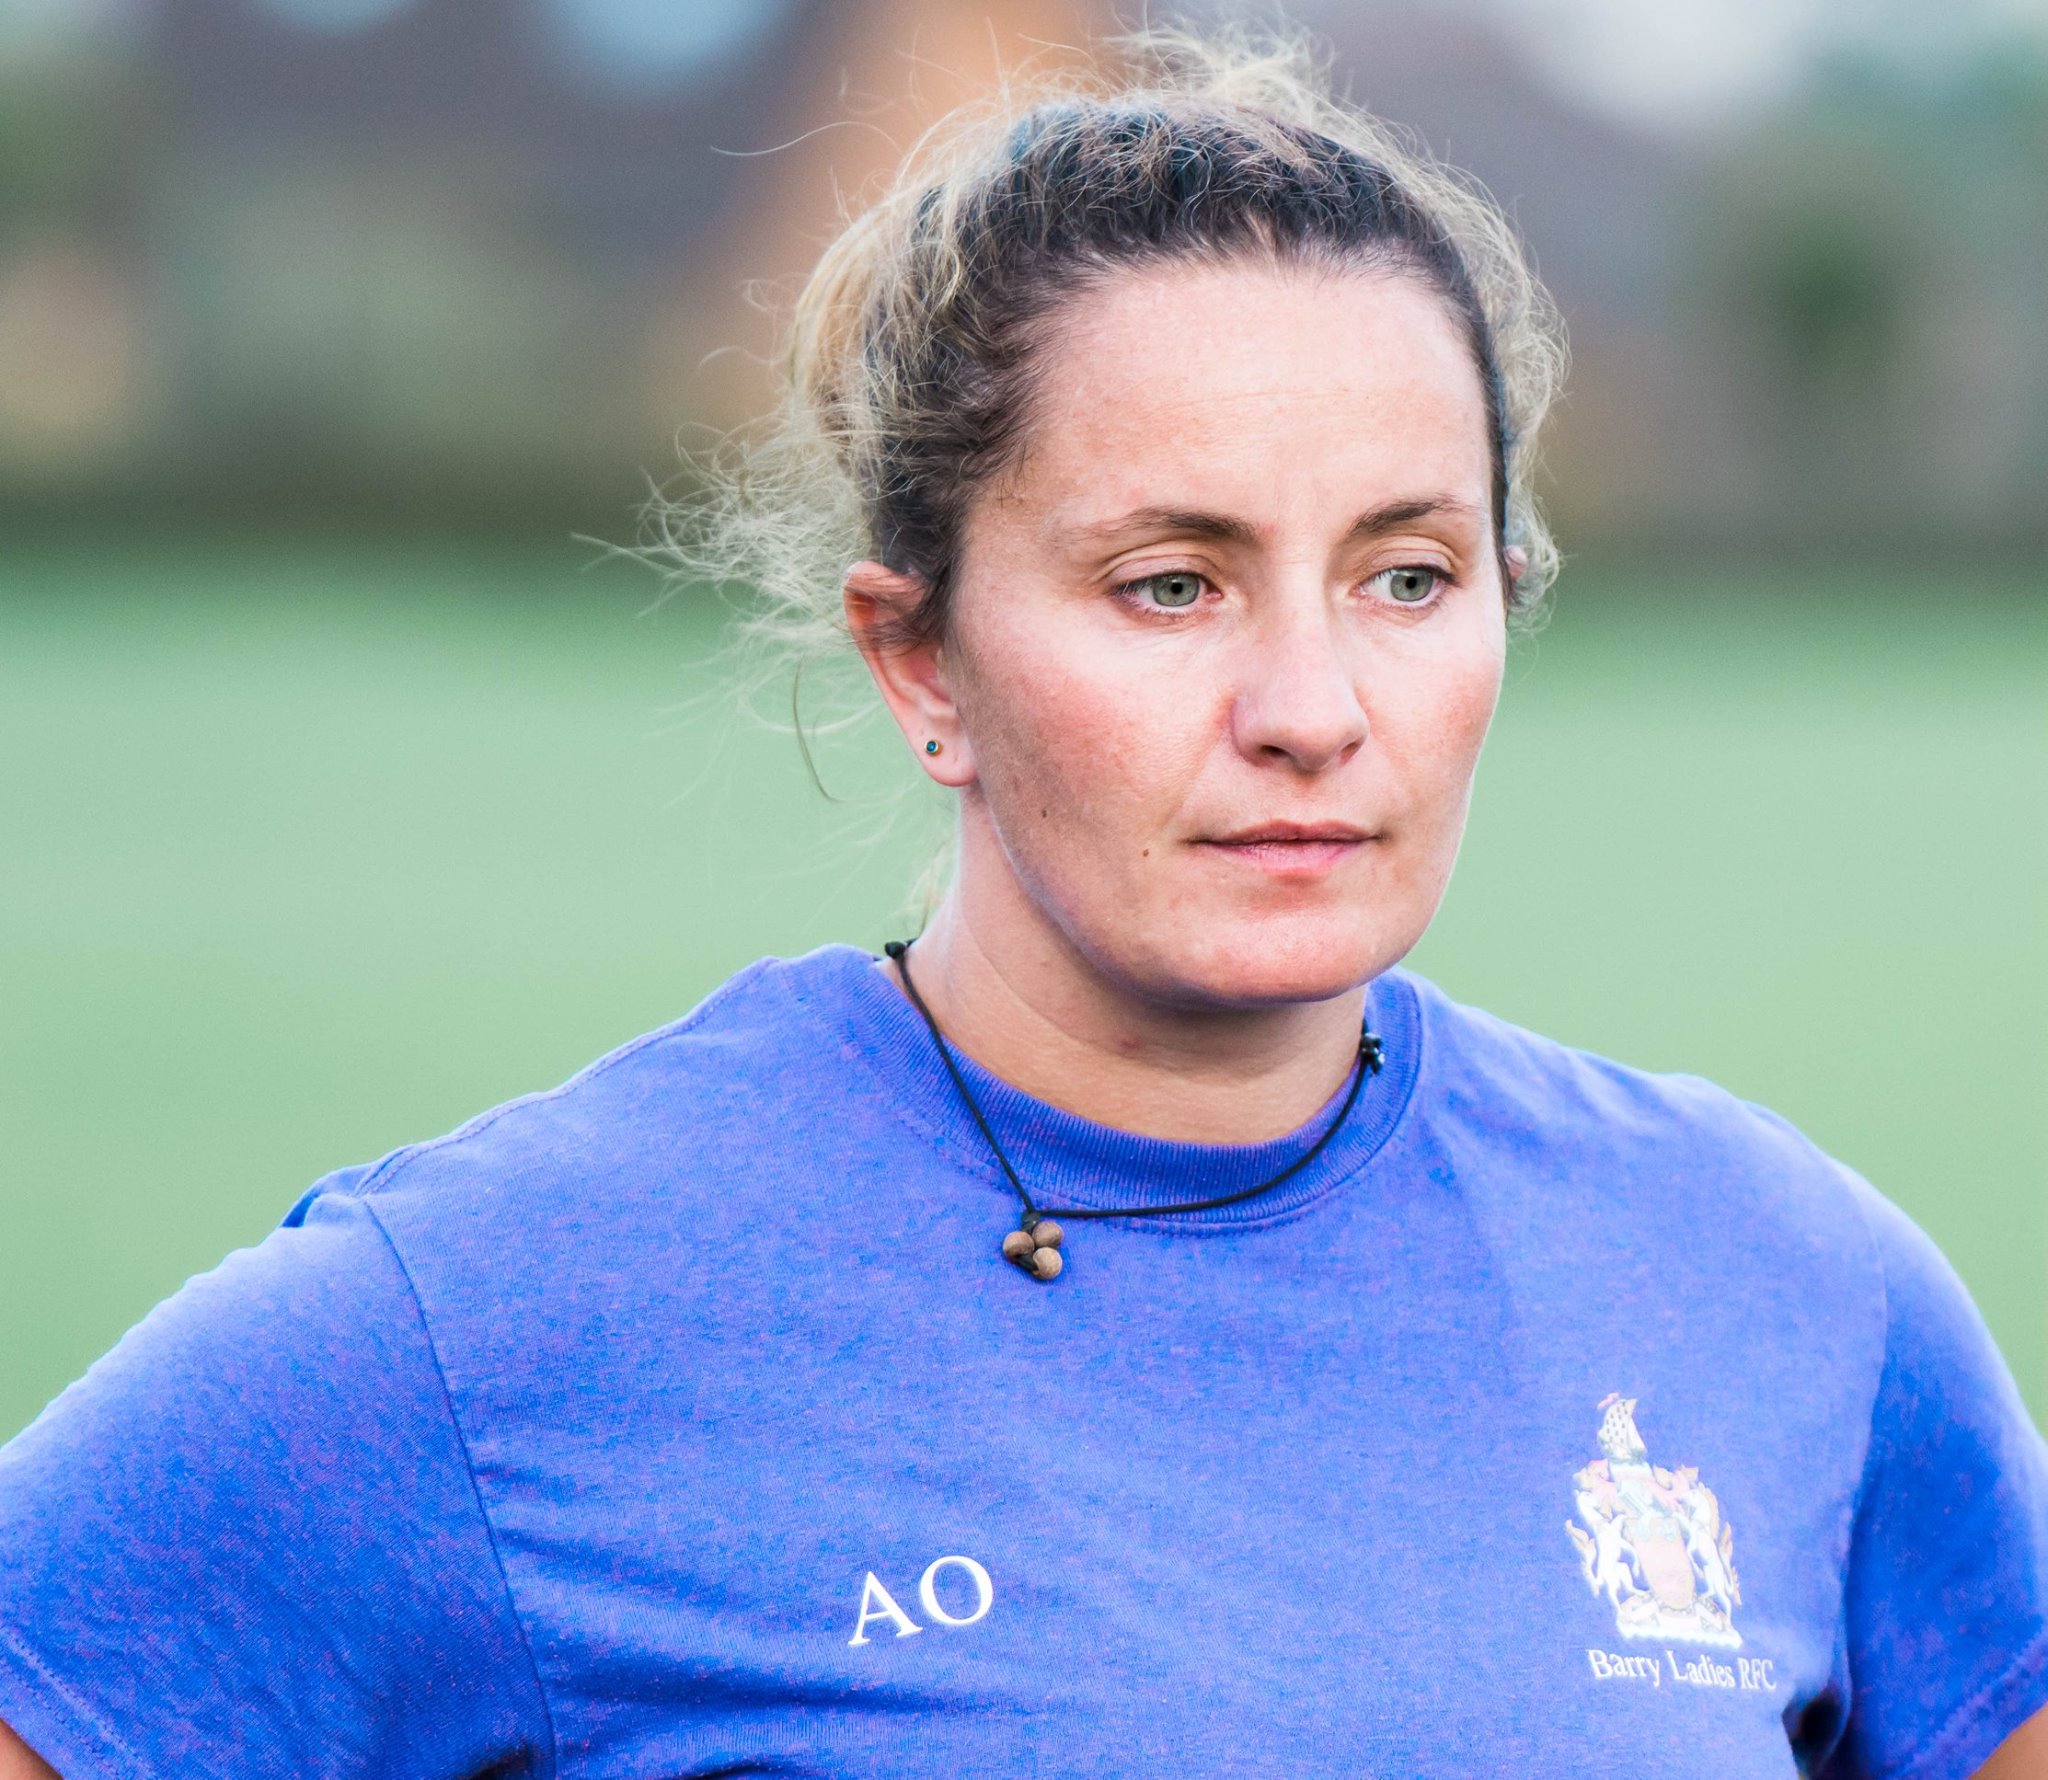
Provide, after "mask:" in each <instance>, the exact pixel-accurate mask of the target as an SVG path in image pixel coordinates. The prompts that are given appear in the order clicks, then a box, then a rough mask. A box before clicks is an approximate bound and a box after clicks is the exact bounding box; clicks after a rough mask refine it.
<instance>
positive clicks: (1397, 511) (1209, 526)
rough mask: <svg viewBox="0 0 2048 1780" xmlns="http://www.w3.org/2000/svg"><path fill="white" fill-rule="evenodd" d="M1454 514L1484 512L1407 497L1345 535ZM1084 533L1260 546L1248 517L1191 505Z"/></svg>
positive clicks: (1363, 535) (1358, 536) (1446, 499)
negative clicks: (1157, 534) (1160, 535)
mask: <svg viewBox="0 0 2048 1780" xmlns="http://www.w3.org/2000/svg"><path fill="white" fill-rule="evenodd" d="M1438 517H1450V518H1456V519H1476V518H1478V517H1480V510H1479V509H1478V508H1477V507H1475V506H1474V505H1473V504H1472V503H1471V502H1470V501H1461V500H1456V499H1453V498H1452V497H1451V496H1450V495H1443V494H1437V495H1419V496H1415V497H1413V498H1411V499H1408V500H1403V501H1387V502H1385V503H1384V504H1383V505H1381V506H1377V507H1374V508H1372V509H1371V510H1370V511H1369V512H1365V513H1361V514H1360V515H1359V516H1358V518H1357V519H1356V520H1354V521H1353V522H1352V524H1351V528H1350V530H1348V531H1347V532H1346V533H1345V534H1344V541H1345V542H1346V543H1347V544H1356V543H1360V542H1362V541H1364V540H1365V539H1367V538H1376V537H1378V536H1380V535H1381V534H1382V533H1384V532H1390V531H1395V530H1397V529H1398V528H1400V527H1401V526H1404V525H1413V524H1414V523H1415V522H1416V521H1417V520H1419V519H1434V518H1438ZM1081 531H1082V533H1083V535H1084V536H1086V537H1090V538H1100V539H1104V540H1114V539H1117V538H1121V537H1125V536H1128V535H1129V534H1131V533H1134V532H1171V533H1174V534H1176V535H1177V536H1180V537H1189V538H1209V539H1213V540H1214V541H1216V542H1217V543H1223V544H1256V543H1257V542H1258V541H1259V534H1258V530H1257V528H1256V527H1255V526H1253V525H1251V524H1250V523H1248V522H1247V521H1245V520H1242V519H1235V518H1233V517H1231V516H1230V515H1229V514H1227V513H1203V512H1200V511H1197V510H1195V509H1193V508H1188V507H1134V508H1132V510H1131V511H1130V512H1128V513H1123V514H1119V515H1118V516H1117V517H1116V518H1115V519H1110V520H1105V521H1104V522H1103V523H1101V524H1099V525H1089V526H1083V527H1082V528H1081Z"/></svg>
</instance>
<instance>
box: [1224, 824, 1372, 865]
mask: <svg viewBox="0 0 2048 1780" xmlns="http://www.w3.org/2000/svg"><path fill="white" fill-rule="evenodd" d="M1374 838H1375V837H1374V835H1373V832H1372V831H1371V830H1370V829H1365V828H1358V827H1354V826H1353V825H1352V824H1351V823H1348V822H1261V823H1258V824H1257V825H1255V826H1253V827H1250V828H1239V829H1234V830H1232V831H1231V832H1230V833H1228V834H1220V835H1215V836H1212V837H1210V838H1209V839H1207V840H1204V841H1200V842H1198V843H1197V844H1198V845H1199V846H1201V847H1203V848H1205V849H1207V850H1209V851H1211V852H1214V853H1217V854H1220V855H1222V856H1223V857H1225V858H1227V859H1232V860H1235V861H1237V862H1238V863H1240V864H1243V865H1249V866H1252V867H1253V868H1255V869H1257V870H1259V871H1263V872H1266V873H1267V874H1269V875H1271V876H1276V877H1287V878H1315V877H1321V876H1323V875H1324V874H1326V873H1328V872H1330V871H1333V870H1335V869H1336V868H1337V867H1338V866H1339V865H1341V864H1343V862H1344V861H1345V860H1347V859H1349V858H1351V857H1352V856H1353V855H1354V854H1356V853H1357V852H1358V850H1359V849H1360V848H1361V847H1363V846H1364V845H1365V844H1366V843H1367V842H1369V841H1371V840H1372V839H1374Z"/></svg>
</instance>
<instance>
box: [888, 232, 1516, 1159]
mask: <svg viewBox="0 0 2048 1780" xmlns="http://www.w3.org/2000/svg"><path fill="white" fill-rule="evenodd" d="M1037 369H1038V374H1039V380H1038V383H1037V385H1036V391H1035V395H1034V398H1033V405H1032V409H1031V411H1030V413H1029V415H1028V417H1027V427H1026V435H1025V437H1026V447H1025V450H1024V453H1023V456H1022V459H1021V462H1020V463H1018V464H1017V465H1016V466H1015V468H1014V469H1013V470H1012V471H1011V472H1010V473H1008V474H1007V475H1006V476H1005V477H1004V478H1002V479H1001V480H1000V481H998V482H997V483H995V484H993V485H991V486H990V487H988V488H986V489H984V490H983V491H982V492H981V494H980V495H979V496H978V497H977V499H976V501H975V503H974V506H973V508H972V510H971V512H970V515H969V519H968V523H967V527H966V531H965V535H964V538H963V547H962V552H961V557H960V563H959V568H958V574H957V579H956V583H955V588H956V592H955V599H954V606H953V615H952V625H951V630H950V633H949V635H948V636H947V638H946V639H945V640H944V642H943V644H942V645H940V646H938V647H935V648H930V649H926V650H920V651H907V652H901V653H898V654H894V655H889V656H883V655H880V654H878V653H875V652H870V665H871V666H872V667H873V668H874V670H875V672H876V676H877V680H878V683H879V684H880V685H881V687H882V690H883V693H884V696H885V697H886V698H887V699H888V701H889V703H890V705H891V708H892V710H893V711H894V713H895V715H896V717H897V720H898V721H899V723H900V724H902V726H903V728H904V733H905V735H906V737H907V738H908V739H909V740H910V742H911V745H912V746H913V748H919V747H921V743H922V738H924V737H926V736H932V735H937V736H939V737H941V738H942V739H943V740H944V741H945V743H946V746H945V748H944V750H943V752H942V753H941V754H940V755H939V756H937V757H935V758H930V759H926V760H925V766H926V770H927V771H928V772H930V773H931V775H932V776H933V777H934V778H937V779H938V780H940V781H941V782H942V783H945V784H948V785H951V786H954V787H955V788H957V789H958V790H959V791H960V793H961V835H960V870H959V875H958V879H957V881H956V883H955V885H954V888H953V890H952V892H951V894H950V895H949V897H948V899H947V901H946V903H945V905H944V906H943V907H942V908H941V910H940V911H939V914H938V916H937V918H936V919H935V920H934V922H933V923H932V927H931V929H930V931H929V932H928V933H927V936H926V938H925V939H924V940H923V941H921V942H920V945H919V948H918V952H917V955H916V958H915V961H914V962H915V965H916V967H917V968H918V970H919V984H920V987H921V988H924V987H926V986H927V985H930V994H931V998H932V999H933V1001H934V1005H935V1006H936V1007H938V1008H939V1011H940V1013H941V1016H942V1018H944V1019H945V1020H946V1021H947V1024H948V1026H949V1028H950V1029H952V1030H953V1031H954V1032H955V1033H956V1035H957V1036H959V1037H960V1039H961V1042H963V1043H964V1044H966V1045H967V1046H968V1048H969V1049H970V1050H971V1051H972V1052H973V1053H974V1054H975V1055H977V1056H978V1057H980V1058H981V1059H982V1061H984V1062H986V1063H989V1064H990V1066H991V1067H993V1068H996V1069H997V1070H998V1072H999V1073H1002V1074H1004V1075H1005V1076H1007V1077H1008V1078H1009V1079H1011V1080H1012V1081H1016V1082H1017V1083H1018V1084H1019V1085H1020V1086H1024V1087H1026V1088H1028V1089H1030V1090H1031V1091H1033V1092H1038V1093H1042V1094H1046V1095H1047V1096H1048V1097H1050V1098H1054V1099H1056V1100H1058V1101H1060V1103H1061V1104H1064V1105H1068V1106H1070V1107H1073V1108H1075V1109H1076V1110H1079V1111H1083V1112H1085V1113H1088V1114H1089V1115H1090V1116H1093V1117H1099V1118H1107V1119H1109V1121H1110V1122H1118V1123H1123V1124H1125V1125H1127V1126H1129V1127H1131V1128H1138V1129H1153V1130H1160V1131H1170V1132H1171V1133H1172V1134H1176V1135H1182V1136H1210V1137H1217V1138H1247V1139H1248V1138H1251V1137H1256V1136H1263V1135H1270V1134H1272V1133H1273V1132H1275V1131H1278V1130H1284V1129H1287V1128H1290V1126H1291V1125H1292V1124H1295V1123H1299V1122H1300V1119H1302V1118H1305V1117H1307V1116H1308V1115H1309V1114H1310V1113H1312V1112H1313V1111H1314V1109H1315V1107H1316V1106H1317V1105H1319V1104H1321V1101H1322V1099H1323V1097H1324V1096H1325V1095H1326V1094H1327V1092H1328V1091H1329V1090H1330V1088H1331V1087H1332V1086H1333V1085H1334V1083H1335V1082H1337V1081H1340V1080H1341V1079H1342V1075H1343V1073H1344V1070H1345V1069H1347V1068H1348V1066H1349V1056H1350V1053H1351V1050H1352V1048H1353V1041H1354V1040H1355V1035H1356V1030H1357V1018H1358V1007H1359V1001H1358V992H1359V990H1360V987H1361V985H1363V984H1365V983H1366V982H1368V981H1369V980H1370V979H1371V978H1372V977H1374V976H1376V975H1377V974H1378V973H1379V972H1381V971H1382V970H1384V969H1386V968H1387V967H1388V966H1389V965H1391V964H1393V963H1394V962H1395V961H1396V960H1398V959H1399V958H1400V957H1401V956H1402V955H1403V954H1404V953H1406V952H1407V951H1408V950H1409V948H1410V947H1411V946H1413V945H1414V943H1415V942H1416V940H1417V939H1418V938H1419V937H1420V936H1421V934H1422V931H1423V929H1424V927H1425V926H1427V924H1428V922H1429V920H1430V918H1431V916H1432V915H1433V914H1434V912H1435V910H1436V907H1437V904H1438V902H1439V900H1440V899H1441V897H1442V894H1443V890H1444V886H1445V883H1446V881H1447V879H1448V877H1449V874H1450V870H1451V865H1452V862H1453V860H1454V859H1455V857H1456V854H1457V849H1458V843H1459V839H1460V837H1461V835H1462V832H1463V827H1464V821H1465V813H1466V807H1467V801H1468V796H1469V791H1470V786H1471V780H1472V775H1473V771H1474V769H1475V767H1476V765H1477V762H1478V757H1479V751H1480V747H1481V744H1482V743H1483V741H1484V739H1485V735H1486V730H1487V726H1488V723H1489V722H1490V720H1491V718H1492V714H1493V710H1494V705H1495V701H1496V699H1497V697H1498V694H1499V689H1500V681H1501V672H1502V665H1503V658H1504V652H1505V637H1506V625H1505V588H1504V585H1503V580H1502V574H1501V561H1500V549H1499V544H1498V540H1497V539H1496V538H1495V536H1494V534H1493V529H1492V525H1491V521H1490V518H1489V512H1490V502H1491V488H1490V475H1491V466H1490V459H1489V453H1488V443H1487V433H1486V421H1485V411H1484V404H1483V401H1482V397H1481V393H1480V387H1479V381H1478V377H1477V374H1476V372H1475V370H1474V368H1473V365H1472V362H1471V358H1470V355H1469V353H1468V352H1467V350H1466V348H1465V346H1464V344H1463V343H1462V341H1461V339H1460V337H1459V335H1458V332H1457V330H1456V326H1455V324H1454V322H1453V320H1452V319H1451V317H1450V315H1449V313H1448V312H1447V311H1446V309H1445V308H1444V306H1443V304H1442V302H1441V300H1440V299H1439V298H1437V297H1436V296H1435V295H1433V294H1432V293H1431V292H1430V291H1428V290H1427V289H1426V288H1425V287H1424V286H1422V285H1421V284H1419V283H1418V282H1416V281H1414V280H1412V279H1409V278H1405V277H1399V276H1390V275H1387V274H1384V273H1370V272H1359V271H1338V270H1332V269H1328V268H1313V269H1312V268H1287V267H1278V266H1274V265H1271V264H1267V263H1262V262H1256V261H1251V262H1245V263H1236V264H1228V265H1222V266H1209V267H1197V266H1187V265H1176V266H1165V267H1158V268H1148V269H1145V270H1143V271H1138V272H1127V273H1122V274H1119V275H1117V276H1115V277H1113V278H1111V279H1110V280H1108V281H1107V282H1106V283H1105V284H1103V285H1102V286H1100V287H1098V288H1096V289H1094V290H1092V291H1090V292H1088V293H1086V294H1085V295H1083V296H1080V297H1078V298H1076V299H1074V300H1073V301H1071V302H1070V303H1069V304H1068V305H1067V306H1066V308H1065V309H1064V310H1063V311H1061V312H1060V314H1059V315H1058V316H1057V317H1056V319H1055V325H1054V327H1053V329H1052V331H1051V332H1050V334H1049V336H1048V337H1046V338H1045V339H1044V340H1042V341H1041V343H1040V357H1039V360H1038V366H1037ZM1419 502H1434V503H1435V506H1434V507H1433V508H1432V510H1431V511H1429V512H1428V513H1426V514H1422V515H1419V516H1411V517H1407V518H1404V519H1402V520H1400V521H1399V522H1398V523H1393V524H1389V525H1383V526H1382V527H1381V528H1379V529H1378V530H1376V531H1374V532H1372V533H1370V534H1369V535H1364V536H1360V535H1356V533H1355V528H1356V526H1357V523H1358V521H1359V520H1360V518H1361V516H1363V515H1367V514H1371V513H1374V512H1380V511H1383V510H1384V509H1386V508H1388V507H1389V506H1390V505H1393V504H1396V503H1409V504H1414V503H1419ZM1147 514H1149V515H1150V516H1149V517H1143V516H1144V515H1147ZM1133 515H1139V516H1141V517H1140V518H1139V519H1137V520H1134V519H1133V517H1132V516H1133ZM1190 515H1202V516H1208V518H1209V519H1210V520H1212V521H1213V520H1215V519H1217V518H1219V517H1220V518H1222V519H1224V520H1227V521H1228V522H1229V525H1230V535H1218V534H1217V532H1216V529H1215V527H1214V526H1213V525H1205V524H1203V523H1196V522H1193V521H1191V520H1190V519H1189V517H1188V516H1190ZM1403 567H1409V568H1419V569H1423V570H1427V571H1434V572H1435V573H1436V574H1437V575H1439V576H1441V581H1440V582H1432V581H1431V580H1430V578H1429V576H1428V575H1427V574H1425V575H1423V576H1422V577H1420V579H1419V583H1418V581H1417V578H1415V577H1412V576H1411V578H1410V582H1409V583H1408V585H1410V586H1413V585H1416V584H1420V585H1423V586H1424V587H1425V589H1426V591H1427V592H1428V597H1427V598H1426V599H1423V600H1421V601H1418V602H1414V603H1402V602H1401V601H1399V600H1397V599H1395V598H1394V597H1392V592H1391V586H1392V584H1391V582H1390V581H1389V579H1388V575H1389V571H1393V570H1396V569H1400V568H1403ZM1160 575H1177V576H1180V577H1182V579H1180V580H1178V581H1176V582H1174V583H1173V584H1172V586H1171V588H1170V589H1169V592H1170V593H1171V594H1172V595H1174V596H1184V595H1185V593H1186V592H1187V590H1188V588H1189V587H1190V586H1191V585H1197V584H1198V585H1199V587H1200V590H1201V591H1200V595H1199V597H1198V598H1197V599H1195V600H1194V601H1193V602H1192V603H1190V604H1188V605H1185V606H1182V607H1178V608H1176V609H1171V610H1169V609H1165V608H1163V607H1162V606H1161V605H1160V603H1159V600H1158V598H1157V597H1156V595H1157V593H1158V591H1159V590H1160V588H1161V586H1162V585H1163V584H1161V583H1158V582H1145V581H1144V580H1143V578H1144V577H1147V576H1160ZM1190 577H1191V578H1192V580H1190V579H1189V578H1190ZM1134 581H1137V582H1139V583H1140V585H1139V587H1138V588H1137V590H1136V591H1133V590H1132V587H1131V584H1132V583H1133V582H1134ZM1119 586H1122V587H1123V588H1124V589H1125V591H1124V592H1123V593H1121V594H1120V593H1119V592H1118V591H1117V589H1118V587H1119ZM1148 589H1149V590H1150V591H1147V590H1148ZM916 591H917V584H916V583H915V582H914V581H909V580H908V578H906V577H900V576H892V575H891V574H890V572H889V571H887V570H884V569H881V568H879V567H878V566H877V565H873V564H866V565H861V566H860V567H859V568H857V569H856V570H854V571H853V572H852V573H851V574H850V575H849V577H848V583H847V603H848V613H849V617H850V618H851V619H852V621H853V623H854V626H855V631H856V634H857V635H858V634H860V633H861V631H862V628H863V625H864V623H865V622H868V621H869V614H871V613H878V612H884V611H887V610H900V609H901V607H902V604H903V603H904V602H905V601H907V600H908V599H909V598H911V597H914V595H915V593H916ZM921 758H922V756H921ZM1273 823H1290V824H1296V825H1302V826H1306V827H1311V828H1313V827H1316V826H1318V825H1329V824H1340V825H1343V826H1344V827H1345V828H1347V829H1349V830H1352V831H1355V834H1356V835H1358V836H1364V837H1367V838H1363V839H1357V840H1354V841H1352V842H1351V843H1349V844H1337V845H1335V846H1330V845H1326V846H1324V847H1323V848H1322V849H1321V854H1320V855H1319V856H1318V857H1315V858H1311V857H1310V855H1311V854H1314V853H1316V849H1315V848H1313V847H1307V848H1304V847H1292V848H1267V849H1265V850H1264V852H1259V851H1257V850H1254V851H1252V852H1247V851H1245V850H1244V849H1241V848H1237V849H1234V848H1232V847H1231V846H1230V845H1228V844H1227V841H1228V838H1229V837H1232V836H1237V835H1242V834H1243V833H1244V832H1245V831H1246V830H1249V829H1253V828H1257V827H1259V826H1261V825H1268V824H1273ZM1332 854H1334V855H1335V857H1331V855H1332ZM1295 855H1300V856H1301V861H1302V863H1301V865H1300V868H1298V869H1297V868H1295V867H1294V866H1293V865H1292V864H1291V863H1289V864H1283V863H1282V861H1283V859H1284V860H1287V861H1291V860H1292V859H1293V857H1294V856H1295ZM1147 1072H1149V1074H1150V1076H1151V1078H1153V1079H1151V1080H1149V1081H1148V1080H1146V1079H1144V1078H1145V1076H1146V1074H1147Z"/></svg>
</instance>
